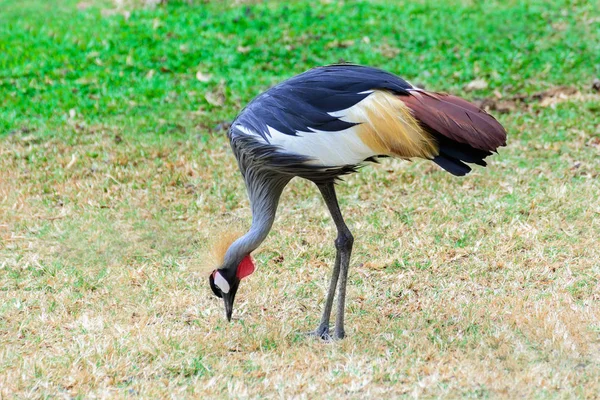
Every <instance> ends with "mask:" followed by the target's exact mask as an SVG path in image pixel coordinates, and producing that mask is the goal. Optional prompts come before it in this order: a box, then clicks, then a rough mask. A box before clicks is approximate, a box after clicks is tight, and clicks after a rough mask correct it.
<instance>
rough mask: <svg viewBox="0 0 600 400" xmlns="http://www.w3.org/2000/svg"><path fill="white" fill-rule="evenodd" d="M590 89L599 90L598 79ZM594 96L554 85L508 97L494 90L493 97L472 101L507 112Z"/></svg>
mask: <svg viewBox="0 0 600 400" xmlns="http://www.w3.org/2000/svg"><path fill="white" fill-rule="evenodd" d="M591 89H592V90H593V91H596V92H599V91H600V81H597V80H596V81H594V83H593V84H592V86H591ZM596 98H598V95H597V94H595V93H582V92H581V91H579V90H578V89H577V88H574V87H572V86H556V87H553V88H550V89H548V90H543V91H541V92H537V93H533V94H531V95H526V94H516V95H513V96H510V97H503V96H502V94H500V93H499V92H496V93H495V97H488V98H484V99H477V100H475V101H473V103H474V104H476V105H477V106H479V107H480V108H483V109H485V110H489V111H496V112H499V113H509V112H512V111H515V110H518V109H530V107H531V106H532V105H533V104H539V105H540V106H541V107H549V106H553V105H555V104H558V103H562V102H564V101H568V100H575V101H584V100H588V99H596ZM598 99H600V98H598Z"/></svg>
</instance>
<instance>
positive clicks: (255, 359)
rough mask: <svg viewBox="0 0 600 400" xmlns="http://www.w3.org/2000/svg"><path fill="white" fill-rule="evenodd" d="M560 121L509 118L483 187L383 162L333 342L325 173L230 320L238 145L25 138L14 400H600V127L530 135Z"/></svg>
mask: <svg viewBox="0 0 600 400" xmlns="http://www.w3.org/2000/svg"><path fill="white" fill-rule="evenodd" d="M562 106H564V104H563V105H562ZM554 112H555V111H554V110H553V109H552V108H547V109H540V110H538V115H537V117H536V118H531V117H530V116H529V115H528V114H511V115H508V116H506V117H505V118H504V120H503V122H504V123H506V125H507V127H508V129H509V132H511V133H512V136H511V140H510V141H509V146H508V148H506V149H504V150H503V151H502V152H501V154H500V155H499V156H497V157H495V158H493V160H492V162H491V165H490V168H488V169H477V170H476V171H475V172H474V173H473V174H472V175H470V176H469V177H467V178H466V179H455V178H453V177H452V176H450V175H449V174H446V173H443V172H440V171H439V170H438V169H437V168H436V167H435V166H433V165H431V164H428V163H425V162H415V163H406V162H402V161H385V162H384V163H383V165H380V166H368V167H366V168H364V169H363V170H362V171H361V173H360V174H356V175H353V176H351V177H349V178H348V179H347V181H346V183H343V184H341V185H340V186H339V195H340V198H341V199H342V205H343V209H344V213H345V215H346V216H347V220H348V222H349V224H350V226H351V228H352V230H353V232H354V233H355V237H356V239H357V240H356V245H355V252H354V258H353V261H352V267H351V273H350V280H351V283H350V288H349V300H348V309H347V333H348V338H347V339H346V340H343V341H341V342H338V343H333V344H324V343H321V342H320V341H318V340H314V339H311V338H307V337H305V336H303V335H302V334H300V333H299V332H304V331H308V330H310V329H312V328H314V327H315V326H316V324H317V322H318V318H319V316H320V312H321V307H322V300H323V296H324V293H325V291H326V288H327V284H328V278H329V273H330V265H331V262H332V260H333V255H334V250H333V238H334V229H333V227H332V224H331V222H330V220H329V217H328V214H327V212H326V209H325V207H324V206H323V204H322V201H321V200H320V199H319V197H318V195H317V191H316V190H315V188H314V187H313V186H312V185H311V184H309V183H307V182H303V181H294V182H293V183H292V184H291V185H290V186H289V187H288V188H287V189H286V191H285V193H284V196H283V199H282V203H281V205H280V212H279V215H278V219H277V221H276V223H275V227H274V231H273V233H272V234H271V235H270V236H269V237H268V239H267V240H266V242H265V243H264V245H263V246H262V249H261V252H260V253H259V254H258V255H257V267H258V268H257V272H256V273H255V274H254V275H253V276H252V277H250V278H249V279H247V280H245V281H244V283H243V285H242V286H241V288H240V291H239V294H238V296H239V299H238V300H237V302H236V309H235V312H234V317H235V320H234V322H233V323H231V324H228V323H227V322H226V321H225V318H224V316H223V309H222V308H223V305H222V302H221V301H220V300H219V299H216V298H214V297H213V296H212V294H211V292H210V289H209V287H208V282H207V279H206V274H205V272H204V271H206V268H209V269H210V268H211V267H212V266H208V267H207V265H206V259H205V258H204V257H203V256H201V254H203V253H204V251H205V250H206V248H205V247H206V245H205V244H206V243H207V242H208V241H209V240H210V239H211V232H213V231H215V230H216V229H218V228H219V227H222V226H223V225H224V224H226V223H232V222H233V223H237V225H238V226H239V227H240V228H247V226H248V221H249V210H248V201H247V199H246V195H245V190H244V188H243V183H242V180H241V178H240V176H239V174H238V172H237V170H236V166H235V160H234V159H233V157H232V155H231V153H230V151H229V149H228V146H227V143H226V141H225V140H224V138H223V137H222V136H219V137H213V138H211V140H210V142H209V143H208V144H203V143H202V142H199V141H198V140H197V138H196V137H191V136H190V137H189V138H186V139H180V140H177V139H169V138H164V139H161V140H159V141H157V140H156V139H152V138H149V137H138V138H134V137H128V136H122V134H121V133H120V132H119V131H118V129H116V128H112V127H103V126H96V127H82V126H79V127H78V129H79V130H78V131H74V132H73V133H72V134H71V135H63V136H62V137H61V139H52V138H42V137H40V136H37V135H35V134H34V135H31V134H29V135H21V134H15V135H13V136H12V137H9V138H7V139H6V140H4V141H3V142H2V146H1V147H0V149H1V150H0V151H1V154H0V172H1V174H2V179H1V180H0V221H1V222H0V342H1V343H2V346H1V348H0V393H1V394H2V396H11V395H16V396H19V397H44V396H47V395H53V396H59V397H71V396H76V395H82V396H85V397H115V396H117V397H127V396H130V395H134V396H135V395H141V396H143V397H151V398H156V397H197V396H211V397H229V396H231V397H243V398H245V397H252V398H256V397H299V398H313V397H328V398H340V397H346V398H370V397H375V396H377V395H385V396H392V397H398V396H402V395H406V396H408V397H422V396H425V397H432V396H451V397H458V396H464V397H487V396H492V397H507V398H516V397H557V398H573V397H582V398H595V397H597V394H598V393H599V390H600V386H599V385H598V382H600V339H599V336H600V302H599V300H600V294H599V293H600V290H599V289H600V284H599V280H598V276H600V262H599V260H600V250H599V249H598V241H597V238H598V235H599V234H600V222H599V221H600V208H599V205H598V201H597V196H598V193H600V188H599V183H598V171H599V170H600V157H599V152H600V146H599V142H598V139H597V138H598V134H599V133H598V132H597V131H596V132H594V131H590V130H589V129H588V130H580V129H579V128H578V127H577V126H578V125H577V124H576V123H575V121H563V122H564V123H565V126H573V127H572V128H568V140H566V141H564V142H560V143H558V142H555V143H549V142H545V141H542V140H540V141H532V140H531V135H538V132H545V131H547V130H548V129H549V127H550V126H551V122H546V123H544V122H543V121H552V120H553V117H552V116H553V115H554V114H553V113H554ZM589 117H590V115H588V116H587V117H586V118H589ZM540 121H542V122H540ZM586 126H590V124H587V125H586ZM591 126H594V123H592V124H591ZM595 126H599V125H595Z"/></svg>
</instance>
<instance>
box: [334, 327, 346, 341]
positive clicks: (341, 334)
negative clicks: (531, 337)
mask: <svg viewBox="0 0 600 400" xmlns="http://www.w3.org/2000/svg"><path fill="white" fill-rule="evenodd" d="M345 336H346V332H344V328H342V329H338V328H337V326H336V327H335V331H334V333H333V340H342V339H343V338H344V337H345Z"/></svg>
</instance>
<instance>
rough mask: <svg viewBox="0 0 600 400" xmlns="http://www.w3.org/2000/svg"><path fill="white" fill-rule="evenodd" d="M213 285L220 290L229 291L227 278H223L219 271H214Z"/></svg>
mask: <svg viewBox="0 0 600 400" xmlns="http://www.w3.org/2000/svg"><path fill="white" fill-rule="evenodd" d="M215 285H217V287H218V288H219V289H221V292H223V293H229V289H230V287H229V282H227V280H226V279H225V278H223V275H221V274H220V273H219V271H217V272H216V273H215Z"/></svg>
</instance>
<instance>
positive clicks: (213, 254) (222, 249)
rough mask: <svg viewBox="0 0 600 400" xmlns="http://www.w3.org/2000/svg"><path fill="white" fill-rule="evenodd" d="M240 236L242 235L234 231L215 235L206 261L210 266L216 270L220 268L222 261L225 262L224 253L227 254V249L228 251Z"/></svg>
mask: <svg viewBox="0 0 600 400" xmlns="http://www.w3.org/2000/svg"><path fill="white" fill-rule="evenodd" d="M241 236H242V233H241V232H239V231H235V230H233V231H231V230H228V231H224V232H220V233H219V234H218V235H216V237H215V239H214V242H213V243H212V244H211V246H210V253H209V260H208V261H209V262H210V264H211V265H213V266H215V267H216V268H218V267H221V266H222V265H223V261H224V260H225V253H227V249H229V247H230V246H231V245H232V244H233V242H235V241H236V240H237V239H238V238H239V237H241Z"/></svg>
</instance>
